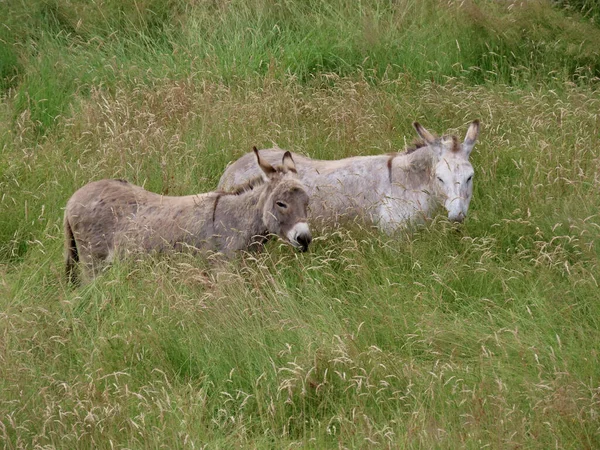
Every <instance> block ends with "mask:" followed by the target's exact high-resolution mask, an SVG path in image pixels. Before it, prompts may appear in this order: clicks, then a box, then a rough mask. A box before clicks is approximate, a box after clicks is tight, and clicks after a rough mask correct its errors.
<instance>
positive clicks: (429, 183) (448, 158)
mask: <svg viewBox="0 0 600 450" xmlns="http://www.w3.org/2000/svg"><path fill="white" fill-rule="evenodd" d="M414 126H415V129H416V130H417V133H418V134H419V135H420V136H421V138H422V139H423V141H422V142H420V143H419V144H417V147H416V148H413V149H410V150H407V151H406V152H403V153H393V154H386V155H375V156H356V157H352V158H345V159H341V160H335V161H323V160H314V159H310V158H307V157H305V156H302V155H298V154H293V157H294V160H295V161H296V162H297V163H298V175H299V176H300V179H301V180H302V181H303V182H304V184H305V185H306V188H307V190H308V193H309V195H310V198H311V202H310V203H311V205H310V211H309V217H310V219H311V221H312V222H314V221H317V222H320V223H324V224H332V223H338V222H339V221H340V220H341V219H342V218H343V219H344V220H353V219H356V218H361V219H362V220H366V221H367V223H372V224H375V225H377V226H379V227H380V228H382V229H384V230H385V231H388V232H391V231H393V230H395V229H396V228H398V227H400V226H403V225H404V224H406V223H407V222H409V221H414V220H420V219H425V218H428V217H431V216H432V215H433V214H434V213H435V211H436V209H437V208H438V206H442V205H443V206H445V207H446V209H447V211H448V218H449V219H450V220H452V221H462V220H463V219H464V218H465V216H466V214H467V209H468V206H469V202H470V199H471V195H472V189H473V188H472V175H473V168H472V166H471V164H470V162H469V155H470V153H471V150H472V148H473V146H474V145H475V141H476V139H477V136H478V134H479V121H474V122H473V123H472V124H471V125H470V127H469V130H468V132H467V135H466V138H465V140H464V142H462V143H459V142H458V140H457V139H456V137H454V136H443V137H441V138H438V137H436V136H434V135H433V134H432V133H430V132H429V131H427V130H426V129H425V128H423V127H422V126H421V125H419V124H418V123H415V124H414ZM282 154H283V150H281V149H279V148H277V147H275V148H272V149H267V150H261V155H262V156H263V157H264V159H265V160H267V161H269V162H271V163H275V162H276V161H277V160H278V159H280V158H281V155H282ZM257 171H258V167H257V165H256V162H255V161H254V159H253V158H252V155H248V154H247V155H244V156H242V157H241V158H240V159H238V160H237V161H235V162H234V163H232V164H231V165H230V166H229V167H228V168H227V169H226V170H225V172H224V173H223V175H222V177H221V180H220V181H219V187H220V188H222V189H229V188H231V187H233V186H236V185H238V184H241V183H244V182H246V181H247V180H248V179H250V178H252V177H254V176H255V175H256V173H257Z"/></svg>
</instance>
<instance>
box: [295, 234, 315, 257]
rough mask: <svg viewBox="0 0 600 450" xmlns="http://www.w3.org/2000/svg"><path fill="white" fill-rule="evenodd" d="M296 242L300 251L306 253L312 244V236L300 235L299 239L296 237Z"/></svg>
mask: <svg viewBox="0 0 600 450" xmlns="http://www.w3.org/2000/svg"><path fill="white" fill-rule="evenodd" d="M296 242H298V245H299V247H298V248H299V249H300V251H302V252H305V251H306V250H308V246H309V245H310V243H311V242H312V236H311V235H310V233H309V234H300V235H298V237H296Z"/></svg>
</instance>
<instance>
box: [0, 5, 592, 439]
mask: <svg viewBox="0 0 600 450" xmlns="http://www.w3.org/2000/svg"><path fill="white" fill-rule="evenodd" d="M6 7H7V5H6V4H5V5H3V6H0V8H4V9H6ZM568 13H569V14H572V12H571V11H568ZM0 16H2V17H6V19H5V25H6V26H5V27H3V28H2V29H1V30H0V56H2V59H1V64H2V66H0V76H1V82H0V87H1V89H2V101H1V102H0V149H1V150H0V249H1V250H0V336H1V338H0V392H2V395H0V441H2V444H3V445H4V446H5V447H6V448H34V447H47V448H89V447H94V448H109V447H110V448H115V447H116V448H153V447H160V446H163V447H168V448H188V447H189V448H192V447H194V448H197V447H201V446H207V447H209V448H231V447H250V448H283V447H290V446H297V447H302V448H336V447H346V448H358V447H366V448H371V447H376V448H378V447H389V448H464V447H467V448H480V447H484V446H489V447H492V448H511V447H525V448H550V447H556V448H596V447H598V446H599V445H600V430H599V428H598V415H599V414H600V410H599V406H598V388H599V385H600V380H599V377H598V370H597V362H596V361H597V357H598V355H597V352H598V343H599V342H600V331H599V330H600V323H599V319H598V317H600V314H599V313H600V311H599V306H598V305H599V304H600V303H599V302H598V294H597V292H598V279H599V275H600V274H599V272H598V258H599V255H600V246H599V245H600V244H599V242H600V240H599V229H600V225H599V220H598V208H599V206H600V189H599V179H598V171H597V168H598V162H599V159H600V155H599V151H598V149H599V148H600V142H599V141H600V134H599V131H600V129H599V126H600V125H599V122H598V110H599V107H600V96H599V94H598V92H597V76H598V66H597V61H598V58H597V51H598V50H597V49H598V45H597V44H598V42H600V39H599V35H598V29H597V27H596V26H595V25H594V24H593V23H591V22H590V21H589V20H588V19H587V18H586V17H583V16H578V15H573V16H567V15H565V12H564V11H563V10H561V9H558V8H554V7H553V6H552V5H550V4H548V3H545V2H524V3H523V4H521V3H514V4H513V3H511V4H508V5H506V4H504V3H497V2H487V1H481V2H433V1H427V2H412V1H405V2H363V3H360V2H358V3H357V2H344V1H341V0H339V1H335V2H321V1H310V2H286V1H279V2H262V1H258V0H257V1H253V2H236V1H233V2H229V3H222V2H216V3H215V2H199V3H195V4H189V3H188V2H179V1H171V2H132V3H122V2H112V1H111V2H104V3H93V2H92V3H89V2H83V1H70V2H66V1H58V0H57V1H53V2H41V1H40V2H38V1H34V2H27V3H25V2H17V1H14V2H11V4H10V8H9V9H8V10H7V11H6V14H5V13H4V11H0ZM3 55H6V56H5V57H4V56H3ZM475 118H479V119H481V121H482V124H483V129H482V134H481V137H480V142H479V143H478V144H477V146H476V148H475V150H474V152H473V155H472V162H473V165H474V167H475V172H476V175H475V192H474V197H473V201H472V205H471V209H470V211H469V217H468V219H467V221H466V222H465V223H464V224H463V226H461V227H454V226H452V225H451V224H449V223H447V222H446V221H445V220H444V218H443V215H440V216H439V217H437V218H435V219H434V220H433V221H432V222H431V223H428V224H426V225H424V226H422V227H418V228H414V229H411V230H408V231H406V232H399V233H397V234H396V235H394V236H385V235H382V234H381V233H379V232H377V231H376V230H372V229H364V228H361V227H360V226H359V225H356V226H355V227H353V228H350V229H339V230H335V229H334V230H326V231H322V232H316V231H315V241H314V242H313V245H312V247H311V249H310V251H309V252H308V253H306V254H299V253H295V252H294V251H293V250H292V249H291V248H289V247H287V246H285V245H283V244H281V243H279V242H277V241H274V242H270V243H269V244H268V245H267V248H266V249H265V251H264V252H262V253H260V254H244V255H239V256H238V257H236V258H234V259H233V260H232V261H229V262H220V263H217V262H212V261H206V260H201V259H197V258H195V257H193V256H191V255H187V254H179V255H167V256H164V257H156V258H152V257H147V258H140V259H139V260H126V261H121V262H118V263H115V264H114V265H113V266H111V267H110V268H109V269H108V270H107V271H106V272H105V273H103V274H102V275H101V276H100V277H99V278H98V279H97V280H96V281H94V282H92V283H90V284H89V285H87V286H83V287H80V288H72V287H70V286H67V285H66V282H65V280H64V277H63V272H64V270H63V262H62V245H63V237H62V208H63V207H64V205H65V203H66V201H67V199H68V198H69V196H70V195H71V194H72V193H73V192H74V191H75V190H76V189H77V188H79V187H80V186H82V185H84V184H85V183H87V182H89V181H91V180H94V179H100V178H108V177H118V178H127V179H129V180H130V181H132V182H134V183H137V184H140V185H144V186H145V187H146V188H148V189H150V190H153V191H155V192H160V193H163V194H169V195H183V194H188V193H191V192H203V191H208V190H211V189H214V188H215V186H216V183H217V181H218V178H219V176H220V174H221V173H222V171H223V169H224V167H225V166H226V165H227V163H228V162H230V161H232V160H233V159H235V158H237V157H239V156H241V155H242V154H244V153H245V152H247V151H248V150H249V149H251V148H252V146H253V145H257V146H258V147H259V148H260V147H267V146H270V145H271V143H272V142H277V143H278V144H279V145H280V146H282V147H285V148H290V149H291V150H294V151H299V152H304V153H308V154H310V155H312V156H314V157H319V158H342V157H346V156H351V155H359V154H378V153H385V152H390V151H396V150H399V149H402V148H403V147H404V145H405V143H406V142H407V141H410V140H412V138H413V136H414V131H413V130H412V128H411V122H412V121H413V120H419V121H420V122H421V123H423V124H424V125H425V126H426V127H427V128H429V129H431V130H433V131H436V132H437V133H443V132H452V133H456V134H458V135H459V136H460V137H463V136H464V133H465V131H466V125H467V124H468V123H469V122H470V121H471V120H473V119H475Z"/></svg>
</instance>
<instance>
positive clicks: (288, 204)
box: [254, 147, 312, 252]
mask: <svg viewBox="0 0 600 450" xmlns="http://www.w3.org/2000/svg"><path fill="white" fill-rule="evenodd" d="M254 154H255V155H256V160H257V162H258V166H259V167H260V168H261V170H262V172H263V176H264V177H265V182H266V183H267V184H268V188H267V190H266V191H265V195H266V200H265V203H264V207H263V212H262V217H263V222H264V224H265V226H266V227H267V230H268V231H269V233H272V234H276V235H278V236H279V237H280V238H282V239H283V240H284V241H286V242H289V243H290V244H292V245H293V246H294V247H296V248H299V249H300V250H302V251H303V252H305V251H306V250H308V245H309V244H310V242H311V241H312V236H311V234H310V229H309V228H308V222H307V209H308V194H307V193H306V188H305V187H304V185H303V184H302V182H301V181H300V179H299V178H298V172H297V171H296V164H295V163H294V160H293V159H292V154H291V153H290V152H285V154H284V155H283V159H282V162H281V166H277V168H274V167H273V166H271V165H270V164H269V163H268V162H266V161H264V160H262V159H261V158H260V155H259V153H258V150H257V149H256V147H254Z"/></svg>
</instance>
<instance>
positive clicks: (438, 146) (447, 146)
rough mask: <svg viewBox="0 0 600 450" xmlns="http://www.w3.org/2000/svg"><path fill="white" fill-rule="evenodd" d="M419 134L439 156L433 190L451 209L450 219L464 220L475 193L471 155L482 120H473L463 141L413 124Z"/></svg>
mask: <svg viewBox="0 0 600 450" xmlns="http://www.w3.org/2000/svg"><path fill="white" fill-rule="evenodd" d="M413 126H414V127H415V130H417V133H418V134H419V136H420V137H421V138H422V139H423V140H424V141H425V143H426V144H427V145H428V146H430V147H431V148H432V149H433V150H434V152H435V153H436V154H437V155H438V156H439V159H438V160H437V162H436V163H435V166H434V170H433V173H432V176H433V180H432V181H433V184H434V191H435V193H436V195H437V197H438V199H439V201H440V203H443V205H444V207H445V208H446V210H447V211H448V219H449V220H451V221H452V222H462V221H463V220H464V219H465V217H466V216H467V211H468V210H469V203H470V202H471V197H472V196H473V166H472V165H471V163H470V162H469V155H470V154H471V151H472V150H473V146H474V145H475V141H476V140H477V136H478V135H479V120H474V121H473V122H472V123H471V125H470V126H469V129H468V131H467V135H466V137H465V139H464V141H463V142H462V143H459V141H458V139H457V138H456V136H442V137H441V138H438V137H436V136H435V135H433V134H432V133H430V132H429V131H427V130H426V129H425V128H424V127H423V126H422V125H420V124H419V123H417V122H415V123H413Z"/></svg>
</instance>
